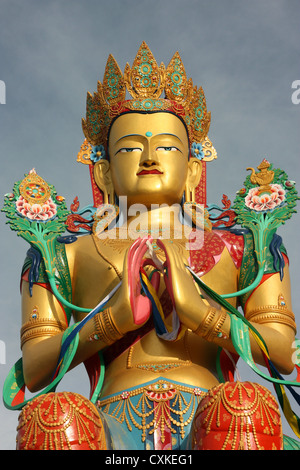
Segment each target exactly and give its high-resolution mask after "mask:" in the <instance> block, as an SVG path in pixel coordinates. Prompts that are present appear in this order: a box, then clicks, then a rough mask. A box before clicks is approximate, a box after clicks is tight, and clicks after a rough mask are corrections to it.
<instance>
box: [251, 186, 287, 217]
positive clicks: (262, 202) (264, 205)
mask: <svg viewBox="0 0 300 470" xmlns="http://www.w3.org/2000/svg"><path fill="white" fill-rule="evenodd" d="M270 191H271V192H267V191H266V192H263V193H262V194H259V193H260V188H259V187H257V188H252V189H250V191H249V192H248V194H247V196H246V197H245V204H246V206H247V207H249V209H253V210H254V211H258V212H262V211H270V210H273V209H275V207H277V206H280V204H282V203H283V201H284V200H285V190H284V189H283V187H282V186H281V185H280V184H271V185H270Z"/></svg>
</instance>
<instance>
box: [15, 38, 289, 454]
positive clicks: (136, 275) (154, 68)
mask: <svg viewBox="0 0 300 470" xmlns="http://www.w3.org/2000/svg"><path fill="white" fill-rule="evenodd" d="M126 88H127V91H128V92H129V93H130V94H131V98H132V99H131V100H126V99H125V93H126ZM163 91H164V92H165V95H166V96H165V98H163V99H162V98H161V93H162V92H163ZM209 123H210V113H208V112H207V109H206V103H205V97H204V93H203V90H202V89H201V88H199V89H197V88H196V87H194V85H193V83H192V81H191V80H187V78H186V75H185V70H184V68H183V65H182V62H181V59H180V56H179V55H178V53H176V54H175V55H174V57H173V58H172V60H171V62H170V64H169V66H168V67H167V68H165V67H164V66H163V64H162V65H161V66H160V67H158V65H157V64H156V61H155V59H154V57H153V56H152V54H151V51H150V50H149V48H148V46H147V45H146V44H145V43H143V44H142V45H141V47H140V49H139V52H138V54H137V57H136V59H135V61H134V64H133V66H132V67H131V68H130V66H129V65H127V66H126V69H125V73H124V75H123V74H122V73H121V71H120V69H119V68H118V66H117V64H116V62H115V60H114V59H113V57H112V56H110V57H109V59H108V63H107V67H106V70H105V74H104V80H103V83H102V84H101V83H100V82H99V84H98V90H97V92H96V93H95V94H94V95H93V96H92V95H90V94H89V95H88V99H87V116H86V119H85V120H83V130H84V133H85V137H86V141H85V143H84V145H83V147H82V149H81V151H80V153H79V157H78V158H79V160H80V161H81V162H82V163H86V164H88V165H89V168H90V170H91V177H92V183H93V187H94V189H95V192H94V195H95V194H97V198H100V199H98V202H99V201H100V204H98V206H99V207H98V211H97V212H96V213H95V215H94V222H93V230H92V233H90V234H86V235H82V236H80V237H77V239H76V241H74V242H73V243H68V244H67V243H66V244H62V245H61V246H63V249H64V261H63V263H61V266H62V267H63V269H64V272H65V271H67V275H66V279H67V280H69V281H67V280H66V281H65V282H66V283H68V282H69V284H70V285H69V289H70V291H71V292H72V294H71V302H72V304H74V305H76V306H78V309H77V310H74V311H73V312H72V313H73V318H74V321H75V323H76V324H78V323H79V322H81V321H82V320H83V319H84V318H85V316H86V312H87V310H88V309H91V308H93V307H94V306H96V305H97V304H98V303H99V302H100V301H101V300H102V299H104V298H105V297H106V296H107V295H108V294H109V293H110V292H111V291H112V289H113V288H115V287H116V286H119V287H118V289H117V290H116V292H115V293H114V295H112V296H111V297H110V298H109V300H108V302H107V303H106V305H105V308H104V309H103V310H102V311H101V312H99V313H96V314H95V315H94V316H93V317H92V318H91V319H90V320H88V321H86V322H85V323H84V324H83V326H82V327H81V329H80V331H79V333H78V345H77V350H76V353H75V354H74V357H73V359H72V363H71V366H70V367H71V368H74V367H76V366H77V365H78V364H80V363H82V362H84V363H85V364H86V365H87V368H88V369H89V370H92V371H93V373H94V372H95V370H96V368H97V367H96V365H95V364H96V361H95V362H93V360H94V359H95V358H97V357H98V353H99V352H101V354H102V357H103V363H102V366H103V365H104V364H105V374H104V377H103V384H102V387H101V390H100V394H99V396H97V397H96V399H94V405H91V406H92V411H89V413H90V415H89V417H87V416H88V413H87V412H85V414H84V415H85V417H86V419H87V420H89V422H93V423H94V425H95V422H96V421H97V420H98V421H97V423H98V424H97V426H98V427H97V426H96V425H95V426H96V427H97V429H98V431H99V430H101V432H100V431H99V432H100V434H101V436H100V437H101V438H99V439H98V441H97V446H98V447H97V446H96V448H103V449H105V448H113V449H136V448H137V449H196V448H205V446H204V444H201V442H202V437H203V436H202V437H201V439H200V438H199V439H200V440H199V439H198V437H197V436H198V435H199V432H200V431H199V421H197V422H196V421H195V420H196V417H199V416H200V415H201V413H203V412H204V411H205V410H206V408H207V409H209V406H210V405H209V404H208V405H206V407H205V406H202V405H201V403H203V399H205V397H207V396H208V395H207V393H208V392H207V391H210V390H217V392H214V393H216V395H212V396H213V399H212V402H213V401H214V400H215V399H216V398H215V397H216V396H221V395H220V393H221V392H219V390H221V389H219V388H218V387H220V382H219V378H218V373H217V368H216V363H217V358H218V352H219V351H220V350H223V351H226V353H227V359H228V358H229V359H230V360H229V362H230V361H232V362H234V361H235V358H236V356H237V351H236V347H235V345H234V344H233V341H232V332H231V326H232V325H231V323H232V317H231V316H230V314H229V312H228V311H227V310H226V308H225V307H224V305H221V306H220V305H219V304H218V303H217V302H216V301H214V300H213V299H212V298H211V297H210V296H209V295H206V294H205V293H204V292H203V291H202V290H201V288H200V287H199V285H198V284H197V283H196V282H195V278H194V277H193V276H192V275H191V272H190V271H189V270H188V269H187V266H189V267H190V268H191V269H192V270H193V272H194V273H196V274H197V276H198V277H199V278H201V281H202V282H203V283H204V284H205V286H208V287H209V288H210V289H212V290H213V291H214V292H217V293H218V295H220V296H222V297H223V298H227V301H228V303H229V304H230V306H232V308H236V309H237V308H238V307H239V306H242V307H243V311H244V316H245V318H246V319H247V320H248V322H249V324H253V325H254V326H255V329H256V331H257V332H258V334H259V335H261V336H262V337H263V339H264V341H265V344H266V345H267V348H268V354H269V357H270V359H271V361H272V364H274V365H275V367H276V368H277V369H278V370H279V372H280V373H283V374H290V373H291V372H292V371H293V369H294V363H293V361H292V354H293V347H292V344H293V342H294V341H295V331H296V324H295V318H294V315H293V313H292V305H291V294H290V280H289V272H288V260H287V256H286V253H285V252H284V249H282V250H281V259H282V260H283V265H284V267H283V268H282V270H283V275H280V273H279V269H274V268H273V265H271V264H270V263H269V264H268V269H265V271H264V275H263V278H262V280H261V281H260V283H259V285H258V286H257V287H256V288H255V289H253V290H252V291H250V292H248V293H245V294H243V292H244V291H243V288H244V287H245V286H246V285H248V284H249V283H251V279H250V278H251V276H249V273H250V272H253V270H255V269H254V268H255V266H254V264H253V263H254V259H255V256H254V251H253V250H254V247H253V239H252V236H251V234H249V233H246V234H245V233H242V232H238V231H234V230H230V229H229V228H228V229H227V228H226V227H225V228H224V227H223V228H218V229H215V228H214V227H213V225H212V222H211V221H210V220H209V217H208V215H207V210H206V208H205V203H206V201H205V178H206V175H205V165H206V162H207V161H210V160H212V159H213V158H215V157H216V153H215V150H214V148H213V146H212V144H211V142H210V140H209V138H208V136H207V134H208V130H209ZM201 185H202V186H201ZM199 188H200V193H199ZM203 188H204V189H203ZM199 194H200V196H199ZM125 197H126V199H125ZM95 199H96V198H95ZM124 199H125V200H126V204H124V203H123V201H124ZM197 200H198V201H197ZM201 204H202V205H201ZM201 207H202V210H201ZM183 208H185V209H186V211H187V213H188V215H189V216H190V219H189V220H190V223H183V221H182V220H183V219H182V214H183ZM197 236H198V238H197ZM195 237H196V239H197V240H196V241H197V243H196V244H195V245H194V246H192V245H193V240H194V239H195ZM57 259H58V257H57ZM141 267H142V268H141ZM251 270H252V271H251ZM29 273H30V263H29V264H27V265H26V266H25V268H24V270H23V275H22V330H21V344H22V361H23V373H24V381H25V384H26V386H27V387H28V389H29V390H30V391H31V392H37V391H39V390H42V389H43V388H44V387H47V386H48V385H49V384H50V383H51V380H53V374H54V371H55V370H56V367H57V362H58V360H59V355H60V351H61V344H62V338H63V335H64V332H65V331H66V330H67V328H68V323H69V320H68V315H67V314H66V308H65V306H64V305H63V303H62V302H61V301H60V300H59V299H57V298H56V296H55V295H53V292H52V291H51V289H50V288H49V284H48V283H47V281H45V280H41V278H40V279H36V280H35V281H34V282H32V283H31V285H30V278H29ZM141 273H142V274H143V276H144V277H142V275H141ZM143 279H146V281H147V280H148V283H146V284H145V285H146V287H147V289H148V290H147V293H148V296H147V295H145V293H143V292H142V293H141V289H142V287H143ZM247 283H248V284H247ZM144 287H145V286H144ZM149 292H150V293H152V296H150V295H149ZM235 292H242V294H241V295H236V296H230V294H231V293H235ZM227 296H228V297H227ZM153 298H154V299H155V300H156V302H157V304H158V307H157V310H158V311H159V312H160V313H161V316H160V317H159V318H157V317H156V318H154V315H153V309H154V308H155V305H154V303H153V302H152V303H151V299H152V300H153ZM250 347H251V352H252V356H253V359H254V362H255V363H256V364H259V365H262V366H265V364H266V362H265V355H264V354H263V352H262V349H261V348H260V347H259V345H258V343H257V341H255V338H254V336H253V335H250ZM99 370H101V369H99ZM93 373H92V375H93ZM98 373H99V374H100V373H101V372H98ZM94 376H95V373H94ZM229 377H230V376H229ZM227 380H229V382H227V384H228V383H229V384H231V388H230V390H231V391H232V394H233V393H237V394H238V397H239V398H240V399H241V397H242V396H243V397H245V396H247V397H248V398H247V400H248V401H247V400H246V402H247V403H250V402H251V399H253V400H254V401H255V400H257V403H258V402H260V403H263V407H264V409H267V410H269V411H267V412H265V413H267V414H266V416H267V415H268V418H266V416H265V415H264V412H263V411H262V409H261V415H260V418H261V419H262V420H263V419H265V423H267V424H265V426H269V435H272V433H273V438H274V440H273V441H272V443H271V444H270V445H271V446H273V448H282V445H283V444H282V431H281V427H280V426H281V425H280V413H279V411H278V409H277V408H278V407H277V404H276V402H275V400H274V399H273V397H272V396H271V394H270V392H268V391H267V390H266V389H265V390H264V389H263V387H260V386H258V385H256V384H247V383H245V384H243V383H236V382H233V381H232V380H230V379H227ZM251 387H252V388H251ZM222 390H223V389H222ZM222 393H223V392H222ZM218 394H219V395H218ZM245 394H246V395H245ZM58 395H59V394H55V393H53V394H50V395H49V397H50V396H51V399H52V405H53V403H55V407H56V408H55V409H56V413H58V412H57V409H58V408H60V409H61V410H62V408H63V405H62V404H61V403H62V397H60V398H59V396H58ZM254 395H255V399H254ZM222 396H223V395H222ZM225 396H227V395H226V392H224V396H223V398H222V400H223V401H222V400H221V398H220V400H221V402H220V403H222V404H223V405H222V406H224V407H225V404H224V403H225V401H224V400H225V398H224V397H225ZM55 397H57V398H55ZM43 399H44V398H43ZM49 399H50V398H49ZM38 400H41V398H39V399H38ZM53 400H54V401H53ZM55 400H57V401H55ZM59 400H61V401H59ZM77 400H79V399H78V398H77ZM75 401H76V400H75ZM212 402H208V403H212ZM37 403H38V402H37ZM65 403H66V401H65ZM72 403H73V402H72ZM76 403H77V402H76ZM80 403H81V405H80V406H82V407H83V408H84V406H87V407H88V405H84V404H82V402H80ZM199 403H200V405H199ZM244 404H245V399H244V398H243V400H242V403H241V402H240V410H241V413H240V414H241V415H242V414H243V413H242V408H243V405H244ZM198 405H199V407H200V408H198V411H197V412H196V410H197V406H198ZM28 406H29V407H30V403H29V405H27V406H26V407H25V408H24V410H23V412H22V413H23V414H21V417H20V424H19V433H20V436H21V437H19V444H18V445H19V448H26V445H27V444H28V442H29V441H28V436H29V435H30V433H28V430H27V431H26V432H25V431H24V429H25V428H26V426H28V422H29V421H30V419H32V420H35V421H36V422H39V423H40V422H41V421H38V417H37V414H34V412H33V411H32V409H33V408H32V409H30V410H31V411H28ZM53 406H54V405H53ZM68 406H69V408H70V409H75V408H76V407H75V405H74V404H71V402H68ZM80 406H79V405H78V404H77V408H78V409H81V408H80ZM201 406H202V408H201ZM257 406H258V405H257ZM49 407H50V405H49ZM93 407H94V408H93ZM263 407H262V408H263ZM37 408H38V406H37V404H35V407H34V409H35V410H36V409H37ZM77 408H76V409H77ZM83 408H82V409H83ZM246 408H247V407H246ZM246 408H245V410H244V412H245V416H246V415H247V412H248V411H249V409H250V408H251V406H250V405H249V406H248V411H247V409H246ZM44 409H45V408H44ZM84 409H85V408H84ZM86 409H87V408H86ZM89 409H90V408H89ZM234 409H235V411H234ZM253 409H254V408H253ZM203 410H204V411H203ZM251 410H252V408H251ZM26 413H27V414H26ZM30 413H31V414H30ZM35 413H36V412H35ZM53 413H54V412H53ZM228 413H229V412H228ZM251 413H252V411H251ZM253 413H254V412H253ZM268 413H269V414H268ZM229 415H230V413H229ZM55 416H56V415H55ZM230 416H231V418H230V419H233V418H232V417H233V416H235V419H237V418H236V416H238V413H237V412H236V408H234V406H233V407H232V413H231V415H230ZM239 416H240V415H239ZM252 416H254V414H253V415H252V414H251V419H252ZM29 418H30V419H29ZM81 418H83V415H81ZM199 419H200V418H199ZM230 419H229V418H228V420H229V421H227V422H226V423H227V424H226V423H225V418H224V423H225V428H226V426H227V428H226V429H227V431H226V433H225V434H224V436H227V437H224V439H223V438H222V436H223V434H220V433H219V434H220V435H221V444H220V446H221V447H220V448H249V449H251V448H255V449H257V448H258V449H259V448H263V446H264V445H267V444H262V443H261V441H259V439H258V438H257V435H256V434H255V433H256V431H255V425H254V424H253V423H252V424H253V429H252V431H251V432H250V431H249V429H248V428H247V426H248V425H246V424H244V429H243V430H241V426H242V427H243V425H242V424H240V425H239V426H240V427H239V431H238V432H239V438H237V439H236V440H234V439H233V438H230V439H229V431H228V429H229V428H230ZM247 419H248V418H245V423H246V421H247ZM249 419H250V418H249ZM249 419H248V421H249ZM53 420H54V422H55V417H54V418H53V417H52V421H53ZM26 423H27V424H26ZM99 423H100V424H99ZM195 423H196V424H195ZM197 423H198V424H197ZM210 425H211V423H210ZM53 426H54V424H53ZM231 426H232V424H231ZM221 427H222V426H221ZM225 428H224V429H225ZM246 428H247V430H246ZM270 428H271V429H270ZM26 429H27V428H26ZM49 429H50V428H49ZM51 429H52V431H51V432H52V434H51V433H50V431H49V430H48V431H47V432H48V438H47V439H48V441H47V445H48V448H51V442H52V447H53V448H60V447H59V446H60V444H59V443H58V442H56V441H55V439H54V437H55V436H54V434H55V433H54V431H53V429H54V428H53V427H52V428H51ZM206 429H208V428H206ZM278 429H279V431H278V432H279V434H276V432H277V430H278ZM209 430H210V432H211V433H212V435H213V431H211V429H210V428H209ZM217 431H218V429H217ZM217 431H216V432H217ZM60 432H61V431H60ZM95 432H96V431H95ZM224 432H225V431H224ZM22 433H23V434H22ZM53 433H54V434H53ZM257 433H258V431H257ZM206 434H209V432H208V431H207V433H206ZM250 434H251V436H252V437H251V439H252V440H251V439H250V437H249V436H250ZM263 434H264V431H263V430H262V435H263ZM265 434H266V433H265ZM26 436H27V437H26ZM60 436H62V434H60ZM253 436H254V438H253ZM255 436H256V437H255ZM274 436H275V437H276V438H275V437H274ZM26 439H27V440H26ZM32 439H33V437H32ZM51 439H52V441H51ZM62 439H67V438H66V437H65V434H64V435H63V438H62ZM203 439H204V437H203ZM222 439H223V441H222ZM276 439H277V440H276ZM82 440H83V441H84V440H86V441H88V438H87V437H86V436H85V438H82ZM204 440H205V439H204ZM200 441H201V442H200ZM43 442H45V441H43ZM99 442H100V444H99ZM233 442H234V443H233ZM30 443H31V444H30V445H32V440H31V441H30ZM43 445H44V446H46V448H47V445H46V444H43ZM61 445H62V444H61ZM210 445H212V444H210ZM230 445H231V447H230ZM235 445H236V447H234V446H235ZM28 446H29V444H28ZM49 446H50V447H49ZM62 446H63V445H62ZM93 446H94V444H93V445H92V444H91V445H90V448H93ZM201 446H202V447H201ZM203 446H204V447H203ZM226 446H229V447H226ZM29 447H30V446H29ZM69 448H72V446H71V445H70V443H69ZM94 448H95V447H94ZM212 448H214V447H212Z"/></svg>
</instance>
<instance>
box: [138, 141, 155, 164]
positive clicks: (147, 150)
mask: <svg viewBox="0 0 300 470" xmlns="http://www.w3.org/2000/svg"><path fill="white" fill-rule="evenodd" d="M158 164H159V159H158V156H157V153H156V151H155V149H152V148H151V147H150V145H145V147H144V150H143V152H142V155H141V160H140V166H148V167H149V166H153V165H158Z"/></svg>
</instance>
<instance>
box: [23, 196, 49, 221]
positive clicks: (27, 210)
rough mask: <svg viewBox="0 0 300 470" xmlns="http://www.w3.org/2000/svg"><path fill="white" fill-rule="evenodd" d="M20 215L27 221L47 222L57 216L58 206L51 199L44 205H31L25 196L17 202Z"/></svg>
mask: <svg viewBox="0 0 300 470" xmlns="http://www.w3.org/2000/svg"><path fill="white" fill-rule="evenodd" d="M16 208H17V211H18V212H19V214H21V215H22V216H23V217H26V219H29V220H36V221H42V222H45V221H46V220H49V219H52V218H53V217H54V216H55V215H56V204H54V202H53V201H52V199H51V198H49V199H48V200H47V201H46V202H45V203H44V204H29V203H28V202H27V201H26V199H24V198H23V196H20V197H19V199H18V200H17V202H16Z"/></svg>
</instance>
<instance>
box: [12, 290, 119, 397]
mask: <svg viewBox="0 0 300 470" xmlns="http://www.w3.org/2000/svg"><path fill="white" fill-rule="evenodd" d="M118 298H119V296H118V297H117V296H116V298H115V299H114V301H113V302H112V303H111V305H108V306H107V309H106V310H105V311H104V312H102V314H97V315H96V316H95V317H94V318H92V319H90V320H89V321H88V322H87V323H86V324H85V325H84V326H83V328H82V329H81V330H80V332H79V343H78V348H77V351H76V354H75V357H74V359H73V362H72V364H71V368H74V367H75V366H76V365H78V364H80V363H81V362H83V361H85V360H86V359H88V358H89V357H91V356H92V355H94V354H95V353H97V352H98V351H100V350H102V349H103V348H104V347H106V346H107V345H108V344H112V343H113V342H114V341H116V340H117V339H119V338H120V337H121V336H122V335H123V334H124V333H121V332H120V331H119V329H118V327H117V325H116V324H117V323H118V324H119V323H120V325H121V326H122V325H123V322H122V320H121V321H118V318H119V317H118V314H119V312H120V311H121V312H122V311H123V312H124V313H125V309H126V306H125V305H123V306H122V305H121V302H120V301H119V300H118ZM103 313H104V315H103ZM35 315H37V318H35ZM33 316H34V318H33ZM100 316H101V319H103V316H104V317H105V318H104V321H105V325H104V322H103V323H102V325H103V326H104V328H103V334H102V336H101V331H100V329H99V320H100ZM115 318H116V320H115ZM67 327H68V325H67V321H66V315H65V313H64V310H63V308H62V306H61V305H60V303H59V302H58V301H57V300H56V298H55V297H54V295H53V294H52V293H51V292H50V290H49V289H47V288H45V287H43V286H40V285H38V284H34V285H33V292H32V296H30V293H29V289H28V282H26V281H23V283H22V327H21V348H22V357H23V371H24V379H25V383H26V386H27V388H28V389H29V390H30V391H31V392H35V391H37V390H40V389H42V388H44V387H45V386H47V385H48V384H49V383H50V381H51V378H52V377H53V373H54V371H55V369H56V366H57V362H58V358H59V354H60V350H61V344H62V338H63V334H64V331H65V330H66V328H67ZM95 335H97V340H94V337H95ZM114 335H115V336H114Z"/></svg>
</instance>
